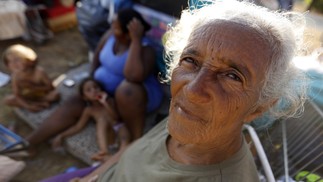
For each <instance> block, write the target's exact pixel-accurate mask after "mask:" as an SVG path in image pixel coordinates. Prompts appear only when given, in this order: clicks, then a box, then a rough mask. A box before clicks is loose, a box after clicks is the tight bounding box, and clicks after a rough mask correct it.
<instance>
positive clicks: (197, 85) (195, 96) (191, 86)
mask: <svg viewBox="0 0 323 182" xmlns="http://www.w3.org/2000/svg"><path fill="white" fill-rule="evenodd" d="M208 74H209V73H208V71H203V70H201V71H200V72H199V73H198V74H197V75H195V76H193V77H192V80H190V81H189V82H188V84H187V85H186V86H185V87H184V95H185V96H186V97H187V99H189V100H190V101H194V102H199V103H207V102H209V101H210V99H211V95H210V92H209V91H210V90H209V89H210V88H209V87H210V85H209V83H210V81H211V80H210V79H211V78H210V76H208Z"/></svg>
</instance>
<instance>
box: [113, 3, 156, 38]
mask: <svg viewBox="0 0 323 182" xmlns="http://www.w3.org/2000/svg"><path fill="white" fill-rule="evenodd" d="M117 15H118V21H119V22H120V26H121V29H122V32H123V33H128V32H129V30H128V28H127V26H128V24H129V22H130V21H131V20H132V19H133V18H136V19H138V20H139V21H140V22H141V24H142V25H143V26H144V31H145V32H147V31H148V30H149V29H150V28H151V26H150V25H149V24H148V23H147V22H146V21H145V20H144V18H143V17H142V16H141V14H140V13H138V12H137V11H136V10H134V9H130V8H126V9H122V10H120V11H119V12H118V13H117Z"/></svg>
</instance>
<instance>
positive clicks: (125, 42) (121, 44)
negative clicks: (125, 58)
mask: <svg viewBox="0 0 323 182" xmlns="http://www.w3.org/2000/svg"><path fill="white" fill-rule="evenodd" d="M130 43H131V41H130V40H129V39H126V38H116V41H115V43H114V45H113V52H114V53H115V54H122V53H124V52H125V51H126V50H128V49H129V46H130Z"/></svg>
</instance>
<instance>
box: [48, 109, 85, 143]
mask: <svg viewBox="0 0 323 182" xmlns="http://www.w3.org/2000/svg"><path fill="white" fill-rule="evenodd" d="M90 117H91V110H90V109H89V108H85V109H84V111H83V113H82V116H81V118H80V120H79V121H78V122H77V124H76V125H74V126H71V127H70V128H69V129H67V130H65V131H64V132H62V133H60V134H58V135H57V136H56V137H55V138H54V140H53V143H52V146H53V148H57V147H60V146H61V145H62V140H63V139H64V138H66V137H68V136H72V135H74V134H76V133H78V132H79V131H81V130H82V129H83V128H84V127H85V126H86V124H87V122H88V121H89V119H90Z"/></svg>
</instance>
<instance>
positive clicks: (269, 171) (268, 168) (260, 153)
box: [244, 124, 276, 182]
mask: <svg viewBox="0 0 323 182" xmlns="http://www.w3.org/2000/svg"><path fill="white" fill-rule="evenodd" d="M244 130H246V131H248V133H249V135H250V138H251V140H252V142H253V145H254V146H255V148H256V151H257V155H258V157H259V160H260V162H261V165H262V168H263V170H264V172H265V176H266V178H267V181H268V182H275V181H276V180H275V176H274V174H273V171H272V169H271V166H270V165H269V161H268V158H267V155H266V153H265V151H264V148H263V146H262V144H261V142H260V140H259V137H258V135H257V133H256V131H255V129H254V128H253V127H252V126H250V125H247V124H245V125H244Z"/></svg>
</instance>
